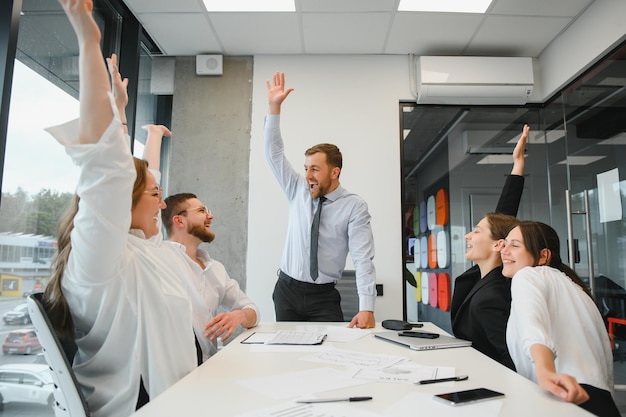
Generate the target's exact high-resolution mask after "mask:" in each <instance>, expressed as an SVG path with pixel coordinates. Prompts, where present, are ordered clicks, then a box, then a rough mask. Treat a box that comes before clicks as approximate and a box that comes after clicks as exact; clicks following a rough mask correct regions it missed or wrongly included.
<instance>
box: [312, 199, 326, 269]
mask: <svg viewBox="0 0 626 417" xmlns="http://www.w3.org/2000/svg"><path fill="white" fill-rule="evenodd" d="M324 201H326V197H324V196H322V197H320V201H319V203H318V204H317V210H315V214H314V215H313V223H312V224H311V278H313V281H315V280H316V279H317V277H318V276H319V274H318V271H317V240H318V238H319V235H320V217H321V215H322V203H323V202H324Z"/></svg>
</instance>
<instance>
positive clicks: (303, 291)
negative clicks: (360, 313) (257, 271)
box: [272, 271, 344, 321]
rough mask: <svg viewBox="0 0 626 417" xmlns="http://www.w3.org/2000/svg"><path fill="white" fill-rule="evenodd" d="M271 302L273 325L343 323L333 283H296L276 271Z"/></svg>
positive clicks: (337, 292)
mask: <svg viewBox="0 0 626 417" xmlns="http://www.w3.org/2000/svg"><path fill="white" fill-rule="evenodd" d="M272 299H273V300H274V311H275V312H276V321H344V320H343V312H342V311H341V296H340V295H339V291H337V290H336V289H335V284H334V283H329V284H312V283H308V282H302V281H297V280H295V279H293V278H291V277H290V276H289V275H287V274H285V273H284V272H282V271H280V272H279V275H278V280H277V281H276V286H275V287H274V294H273V295H272Z"/></svg>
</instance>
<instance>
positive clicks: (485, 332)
mask: <svg viewBox="0 0 626 417" xmlns="http://www.w3.org/2000/svg"><path fill="white" fill-rule="evenodd" d="M529 130H530V128H529V127H528V125H524V129H523V131H522V135H521V137H520V139H519V140H518V142H517V145H516V146H515V149H514V150H513V169H512V170H511V175H509V176H508V177H507V179H506V182H505V184H504V187H503V189H502V193H501V194H500V199H499V200H498V205H497V206H496V211H495V213H488V214H487V215H485V217H483V219H482V220H481V221H480V222H479V223H478V224H477V225H476V227H474V229H473V230H471V231H470V232H469V233H468V234H466V235H465V240H466V241H467V247H466V253H465V258H466V259H468V260H470V261H472V262H474V263H475V265H474V266H473V267H471V268H470V269H468V270H467V271H465V272H464V273H463V274H461V275H460V276H459V277H457V278H456V279H455V281H454V292H453V294H452V303H451V307H450V318H451V320H452V332H453V333H454V335H455V336H456V337H459V338H461V339H466V340H470V341H471V342H472V347H474V348H475V349H477V350H478V351H480V352H482V353H484V354H485V355H487V356H489V357H490V358H492V359H494V360H496V361H498V362H500V363H501V364H503V365H505V366H507V367H508V368H510V369H513V370H515V365H513V361H512V360H511V356H510V355H509V351H508V350H507V347H506V323H507V321H508V319H509V311H510V309H511V281H510V280H508V279H506V278H505V277H503V276H502V260H501V259H500V249H501V248H502V242H503V239H504V238H505V237H506V235H507V233H508V232H509V231H510V230H511V229H512V228H513V227H515V226H516V225H517V220H516V219H515V216H516V215H517V209H518V208H519V203H520V199H521V197H522V191H523V189H524V177H523V176H522V174H523V172H524V147H525V146H526V141H527V140H528V132H529Z"/></svg>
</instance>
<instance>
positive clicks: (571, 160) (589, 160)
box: [558, 156, 606, 165]
mask: <svg viewBox="0 0 626 417" xmlns="http://www.w3.org/2000/svg"><path fill="white" fill-rule="evenodd" d="M604 158H606V156H568V157H567V159H566V160H563V161H561V162H559V163H558V164H559V165H566V164H567V165H589V164H593V163H594V162H597V161H599V160H601V159H604Z"/></svg>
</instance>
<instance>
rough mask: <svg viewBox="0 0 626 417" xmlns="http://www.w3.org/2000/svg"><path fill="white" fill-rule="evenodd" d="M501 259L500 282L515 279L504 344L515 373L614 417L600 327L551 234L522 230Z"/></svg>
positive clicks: (538, 227) (536, 227)
mask: <svg viewBox="0 0 626 417" xmlns="http://www.w3.org/2000/svg"><path fill="white" fill-rule="evenodd" d="M500 253H501V255H502V262H503V269H502V274H503V275H504V276H506V277H512V278H513V279H512V284H511V296H512V304H511V315H510V317H509V322H508V326H507V332H506V339H507V345H508V347H509V352H510V353H511V357H512V358H513V362H514V363H515V367H516V368H517V372H518V373H520V374H521V375H523V376H525V377H526V378H528V379H530V380H532V381H535V382H537V383H538V384H539V386H541V388H543V389H544V390H546V391H548V392H550V393H552V394H554V395H556V396H557V397H559V398H561V399H563V400H564V401H568V402H573V403H576V404H578V405H579V406H580V407H582V408H584V409H585V410H587V411H589V412H591V413H593V414H596V415H598V416H604V417H609V416H610V417H619V416H620V413H619V411H618V409H617V407H616V405H615V402H614V400H613V397H612V391H613V355H612V352H611V345H610V342H609V337H608V334H607V331H606V328H605V327H604V321H603V320H602V316H601V315H600V312H599V311H598V308H597V306H596V304H595V303H594V301H593V299H592V298H591V295H590V293H589V290H588V289H587V288H586V286H585V284H584V283H583V282H582V280H581V279H580V278H579V277H578V275H577V274H576V273H575V272H574V271H573V270H572V269H571V268H570V267H568V266H566V265H565V264H563V262H562V261H561V256H560V244H559V237H558V235H557V233H556V231H555V230H554V229H553V228H552V227H550V226H548V225H547V224H544V223H539V222H521V223H520V224H519V225H518V226H516V227H515V228H514V229H512V230H511V231H510V232H509V234H508V236H507V237H506V243H505V246H504V248H503V249H502V251H501V252H500Z"/></svg>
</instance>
